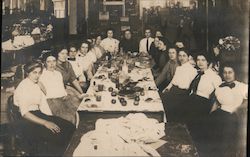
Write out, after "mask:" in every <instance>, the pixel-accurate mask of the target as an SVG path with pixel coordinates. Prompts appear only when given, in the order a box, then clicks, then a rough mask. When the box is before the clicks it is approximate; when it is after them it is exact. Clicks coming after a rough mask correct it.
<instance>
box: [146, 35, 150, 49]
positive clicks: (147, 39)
mask: <svg viewBox="0 0 250 157" xmlns="http://www.w3.org/2000/svg"><path fill="white" fill-rule="evenodd" d="M148 45H149V43H148V38H147V43H146V47H147V52H148Z"/></svg>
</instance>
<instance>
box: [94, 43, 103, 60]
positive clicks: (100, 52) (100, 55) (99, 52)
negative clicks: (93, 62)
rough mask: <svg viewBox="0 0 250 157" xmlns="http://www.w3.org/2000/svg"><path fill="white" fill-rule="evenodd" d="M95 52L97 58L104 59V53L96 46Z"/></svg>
mask: <svg viewBox="0 0 250 157" xmlns="http://www.w3.org/2000/svg"><path fill="white" fill-rule="evenodd" d="M94 50H95V55H96V58H97V59H100V58H101V57H102V51H101V49H100V48H99V47H97V46H95V47H94Z"/></svg>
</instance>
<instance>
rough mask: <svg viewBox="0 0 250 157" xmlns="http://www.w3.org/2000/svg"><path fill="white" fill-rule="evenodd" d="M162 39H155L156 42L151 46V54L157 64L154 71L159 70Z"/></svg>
mask: <svg viewBox="0 0 250 157" xmlns="http://www.w3.org/2000/svg"><path fill="white" fill-rule="evenodd" d="M159 41H160V39H159V38H158V37H155V38H154V42H153V43H152V44H151V45H150V49H149V54H150V55H151V56H152V58H153V59H154V62H155V66H154V69H158V63H159V59H160V56H159V55H160V52H159V51H160V50H159V49H158V46H159Z"/></svg>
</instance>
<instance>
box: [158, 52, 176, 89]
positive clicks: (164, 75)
mask: <svg viewBox="0 0 250 157" xmlns="http://www.w3.org/2000/svg"><path fill="white" fill-rule="evenodd" d="M168 56H169V61H168V62H167V64H165V66H164V68H163V69H162V71H161V72H160V74H159V75H158V77H157V78H156V79H155V83H156V85H157V87H158V89H159V90H160V91H162V90H163V88H165V87H166V86H167V85H168V84H169V83H170V82H171V80H172V78H173V77H174V74H175V70H176V67H177V66H178V65H179V64H178V61H177V51H176V49H175V48H169V50H168Z"/></svg>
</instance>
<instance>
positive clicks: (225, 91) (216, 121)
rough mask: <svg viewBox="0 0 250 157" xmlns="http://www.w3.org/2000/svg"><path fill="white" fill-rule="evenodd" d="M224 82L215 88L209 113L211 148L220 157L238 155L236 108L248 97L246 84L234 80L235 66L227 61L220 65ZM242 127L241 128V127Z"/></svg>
mask: <svg viewBox="0 0 250 157" xmlns="http://www.w3.org/2000/svg"><path fill="white" fill-rule="evenodd" d="M222 69H223V72H222V73H223V74H222V75H223V79H224V82H223V83H222V84H221V85H220V86H219V88H217V89H216V90H215V96H216V102H215V104H214V107H213V109H212V111H211V114H210V117H209V118H210V123H208V124H211V126H210V128H209V133H210V135H209V136H208V138H209V139H211V141H212V142H211V150H213V151H214V153H216V154H218V156H221V157H228V156H238V155H237V154H236V153H237V150H238V149H237V148H239V147H238V146H239V144H240V142H241V143H242V141H240V140H239V135H240V134H239V131H240V128H239V119H238V116H237V115H236V112H237V110H238V109H239V108H240V106H241V105H242V102H243V100H244V99H248V85H247V84H245V83H242V82H239V81H237V80H236V77H237V75H236V68H235V67H234V66H233V65H232V64H229V63H225V64H224V66H223V67H222ZM243 128H244V127H242V128H241V129H243Z"/></svg>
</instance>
